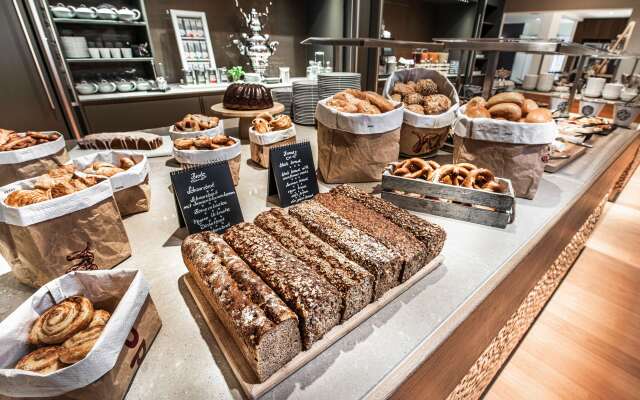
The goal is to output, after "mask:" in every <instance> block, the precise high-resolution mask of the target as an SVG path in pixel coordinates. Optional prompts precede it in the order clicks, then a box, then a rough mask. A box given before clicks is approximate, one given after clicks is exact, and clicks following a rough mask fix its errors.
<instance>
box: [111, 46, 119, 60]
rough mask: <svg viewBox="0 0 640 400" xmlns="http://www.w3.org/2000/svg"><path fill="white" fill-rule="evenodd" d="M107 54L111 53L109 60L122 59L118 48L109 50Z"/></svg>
mask: <svg viewBox="0 0 640 400" xmlns="http://www.w3.org/2000/svg"><path fill="white" fill-rule="evenodd" d="M109 52H111V58H122V53H121V52H120V48H119V47H114V48H110V49H109Z"/></svg>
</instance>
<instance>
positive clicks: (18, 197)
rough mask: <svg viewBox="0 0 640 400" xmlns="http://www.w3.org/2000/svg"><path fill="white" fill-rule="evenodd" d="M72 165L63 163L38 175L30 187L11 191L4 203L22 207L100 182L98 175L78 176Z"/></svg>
mask: <svg viewBox="0 0 640 400" xmlns="http://www.w3.org/2000/svg"><path fill="white" fill-rule="evenodd" d="M74 172H75V168H74V166H73V165H64V166H61V167H58V168H55V169H53V170H51V171H49V172H48V173H47V174H46V175H42V176H39V177H38V178H37V179H36V180H35V182H34V183H33V188H32V189H18V190H15V191H13V192H11V193H10V194H9V195H8V196H7V197H6V198H5V199H4V203H5V204H6V205H8V206H11V207H24V206H28V205H31V204H36V203H41V202H44V201H47V200H51V199H55V198H58V197H62V196H66V195H68V194H72V193H75V192H79V191H81V190H84V189H86V188H88V187H91V186H94V185H95V184H97V183H98V182H100V180H101V179H103V178H100V177H96V176H79V175H76V174H75V173H74Z"/></svg>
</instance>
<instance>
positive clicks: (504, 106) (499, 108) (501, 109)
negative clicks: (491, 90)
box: [489, 103, 522, 121]
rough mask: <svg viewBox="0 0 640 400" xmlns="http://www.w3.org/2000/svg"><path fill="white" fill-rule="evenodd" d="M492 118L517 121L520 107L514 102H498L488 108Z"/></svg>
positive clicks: (520, 113)
mask: <svg viewBox="0 0 640 400" xmlns="http://www.w3.org/2000/svg"><path fill="white" fill-rule="evenodd" d="M489 113H490V114H491V117H492V118H504V119H506V120H507V121H518V120H519V119H520V117H522V109H521V108H520V106H519V105H517V104H514V103H500V104H496V105H494V106H493V107H491V108H490V109H489Z"/></svg>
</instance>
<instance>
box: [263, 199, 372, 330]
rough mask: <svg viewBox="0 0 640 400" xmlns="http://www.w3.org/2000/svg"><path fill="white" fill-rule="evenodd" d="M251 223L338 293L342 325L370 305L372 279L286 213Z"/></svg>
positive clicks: (269, 213)
mask: <svg viewBox="0 0 640 400" xmlns="http://www.w3.org/2000/svg"><path fill="white" fill-rule="evenodd" d="M254 223H255V224H256V225H257V226H258V227H260V228H261V229H262V230H264V231H265V232H267V233H268V234H270V235H271V236H273V237H274V238H275V239H276V240H278V242H280V244H281V245H282V246H284V247H285V248H286V249H287V250H288V251H289V252H290V253H291V254H293V255H294V256H296V257H298V258H299V259H300V260H301V261H303V262H305V263H306V264H307V265H309V266H310V267H312V268H313V269H314V270H315V271H316V272H317V273H318V274H320V275H322V276H323V277H324V278H325V279H326V280H327V281H328V282H329V283H330V284H331V285H333V287H334V288H336V289H337V290H338V291H339V292H340V298H341V303H342V304H341V321H346V320H347V319H349V318H351V317H352V316H353V315H354V314H356V313H357V312H358V311H360V310H361V309H363V308H364V307H365V306H366V305H367V304H369V303H370V302H371V300H372V296H373V284H374V280H373V275H371V274H370V273H369V272H367V270H366V269H364V268H362V267H361V266H359V265H358V264H356V263H354V262H352V261H351V260H349V259H348V258H347V257H345V256H344V255H343V254H342V253H340V252H339V251H337V250H336V249H334V248H333V247H331V246H329V245H328V244H327V243H325V242H323V241H322V240H320V239H319V238H318V237H317V236H315V235H314V234H312V233H311V232H309V230H308V229H307V228H306V227H305V226H304V225H303V224H302V223H300V221H298V220H297V219H295V218H294V217H292V216H290V215H288V214H287V212H286V211H285V210H283V209H281V208H272V209H270V210H268V211H264V212H262V213H260V214H258V216H257V217H256V218H255V220H254Z"/></svg>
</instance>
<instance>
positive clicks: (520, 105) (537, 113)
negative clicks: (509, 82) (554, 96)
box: [464, 92, 553, 123]
mask: <svg viewBox="0 0 640 400" xmlns="http://www.w3.org/2000/svg"><path fill="white" fill-rule="evenodd" d="M464 113H465V115H466V116H467V117H469V118H494V119H503V120H506V121H512V122H527V123H546V122H551V121H553V117H552V115H551V111H549V109H547V108H541V107H539V106H538V104H537V103H536V102H535V101H533V100H531V99H525V97H524V96H523V95H522V93H518V92H503V93H498V94H496V95H495V96H493V97H491V98H490V99H489V100H485V99H483V98H482V97H474V98H472V99H471V100H469V101H468V102H467V104H466V108H465V112H464Z"/></svg>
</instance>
